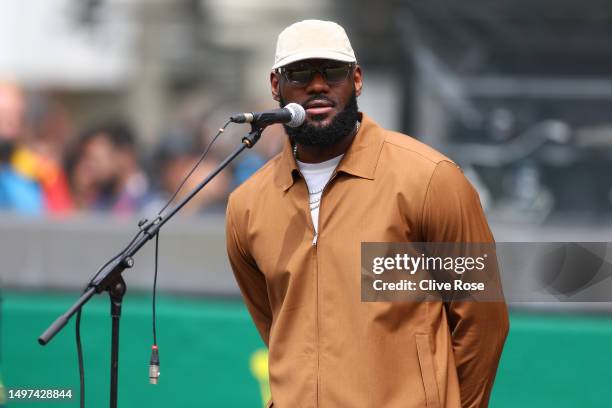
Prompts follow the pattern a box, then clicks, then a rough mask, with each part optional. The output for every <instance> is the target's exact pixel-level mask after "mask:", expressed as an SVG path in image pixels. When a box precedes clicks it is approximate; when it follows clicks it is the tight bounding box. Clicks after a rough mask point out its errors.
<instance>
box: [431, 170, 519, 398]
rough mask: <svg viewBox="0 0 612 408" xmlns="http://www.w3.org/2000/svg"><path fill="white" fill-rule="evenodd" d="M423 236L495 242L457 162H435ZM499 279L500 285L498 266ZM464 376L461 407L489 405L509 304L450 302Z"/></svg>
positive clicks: (449, 312) (460, 370) (456, 350)
mask: <svg viewBox="0 0 612 408" xmlns="http://www.w3.org/2000/svg"><path fill="white" fill-rule="evenodd" d="M421 228H422V234H423V237H424V240H425V241H427V242H453V243H470V242H472V243H493V242H494V240H493V235H492V234H491V231H490V230H489V226H488V224H487V220H486V218H485V216H484V212H483V210H482V207H481V205H480V200H479V198H478V194H477V193H476V191H475V190H474V188H473V187H472V185H471V184H470V183H469V182H468V180H467V179H466V178H465V176H464V175H463V173H462V172H461V170H460V169H459V167H458V166H457V165H455V164H454V163H452V162H450V161H441V162H440V163H438V164H437V165H436V168H435V170H434V172H433V175H432V177H431V179H430V182H429V186H428V189H427V193H426V195H425V200H424V205H423V210H422V223H421ZM494 272H495V274H496V278H495V281H496V282H497V283H498V284H499V292H500V293H501V283H500V279H499V275H498V273H497V269H495V271H494ZM445 308H446V310H447V315H448V323H449V326H450V332H451V335H452V342H453V352H454V358H455V364H456V368H457V374H458V377H459V385H460V393H461V406H462V407H463V408H468V407H469V408H483V407H487V406H488V402H489V397H490V393H491V388H492V386H493V381H494V379H495V374H496V372H497V366H498V363H499V359H500V356H501V352H502V348H503V345H504V342H505V339H506V336H507V334H508V330H509V321H508V310H507V307H506V304H505V302H504V301H503V295H502V301H496V302H476V301H451V302H447V303H445Z"/></svg>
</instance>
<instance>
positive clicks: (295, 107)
mask: <svg viewBox="0 0 612 408" xmlns="http://www.w3.org/2000/svg"><path fill="white" fill-rule="evenodd" d="M304 119H306V111H305V110H304V108H303V107H302V105H300V104H297V103H290V104H288V105H285V107H284V108H279V109H272V110H268V111H263V112H245V113H239V114H236V115H234V116H232V117H230V120H231V121H232V122H234V123H251V124H253V125H254V126H257V127H260V128H264V127H266V126H268V125H273V124H274V123H285V124H287V126H289V127H298V126H301V125H302V123H304Z"/></svg>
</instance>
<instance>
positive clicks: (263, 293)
mask: <svg viewBox="0 0 612 408" xmlns="http://www.w3.org/2000/svg"><path fill="white" fill-rule="evenodd" d="M235 216H236V214H235V211H234V210H233V208H232V197H231V196H230V199H229V202H228V205H227V211H226V218H225V237H226V245H227V255H228V257H229V262H230V265H231V267H232V270H233V272H234V276H235V278H236V282H237V283H238V287H239V288H240V291H241V293H242V297H243V299H244V303H245V304H246V306H247V309H248V310H249V313H250V314H251V318H252V319H253V322H254V323H255V326H256V327H257V330H258V331H259V334H260V336H261V338H262V340H263V341H264V343H265V344H266V346H268V345H269V343H268V340H269V337H270V326H271V324H272V311H271V309H270V303H269V301H268V291H267V285H266V279H265V276H264V275H263V273H262V272H261V271H260V270H259V268H258V267H257V264H256V263H255V260H254V259H253V258H252V256H251V255H250V254H249V253H248V250H247V248H248V245H245V239H244V235H241V234H240V231H241V228H239V227H237V225H236V222H235V219H234V217H235Z"/></svg>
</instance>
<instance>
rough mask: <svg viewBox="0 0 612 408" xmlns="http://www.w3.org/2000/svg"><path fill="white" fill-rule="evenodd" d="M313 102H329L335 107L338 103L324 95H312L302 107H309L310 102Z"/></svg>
mask: <svg viewBox="0 0 612 408" xmlns="http://www.w3.org/2000/svg"><path fill="white" fill-rule="evenodd" d="M312 101H327V102H329V103H331V104H332V105H333V106H336V102H335V101H334V100H332V99H331V98H329V97H327V96H325V95H323V94H316V95H312V96H311V97H310V98H308V99H306V100H305V101H304V102H303V103H301V105H302V106H306V105H308V104H309V103H310V102H312Z"/></svg>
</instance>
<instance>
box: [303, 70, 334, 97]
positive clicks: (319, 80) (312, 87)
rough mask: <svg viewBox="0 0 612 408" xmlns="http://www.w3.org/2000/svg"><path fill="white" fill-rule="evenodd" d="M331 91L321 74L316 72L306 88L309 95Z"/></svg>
mask: <svg viewBox="0 0 612 408" xmlns="http://www.w3.org/2000/svg"><path fill="white" fill-rule="evenodd" d="M328 91H329V85H328V84H327V81H325V78H323V74H321V72H318V71H317V72H315V74H314V76H313V77H312V79H311V80H310V82H309V83H308V86H307V87H306V92H308V93H327V92H328Z"/></svg>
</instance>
